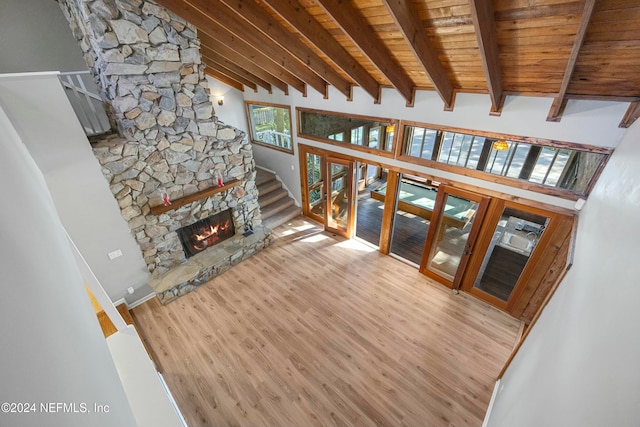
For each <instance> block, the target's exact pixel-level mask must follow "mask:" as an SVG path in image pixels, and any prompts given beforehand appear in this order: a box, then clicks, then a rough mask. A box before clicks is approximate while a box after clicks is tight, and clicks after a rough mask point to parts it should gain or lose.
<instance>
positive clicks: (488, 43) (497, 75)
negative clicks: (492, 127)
mask: <svg viewBox="0 0 640 427" xmlns="http://www.w3.org/2000/svg"><path fill="white" fill-rule="evenodd" d="M469 5H470V6H471V19H472V20H473V26H474V28H475V30H476V37H477V38H478V46H479V47H480V57H481V58H482V68H483V69H484V75H485V78H486V80H487V88H488V89H489V96H490V97H491V111H490V114H492V115H496V116H497V115H500V113H501V112H502V106H503V105H504V96H503V93H502V70H501V68H500V57H499V55H498V38H497V36H496V22H495V17H494V10H493V3H492V2H490V1H485V0H469Z"/></svg>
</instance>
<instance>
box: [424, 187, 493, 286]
mask: <svg viewBox="0 0 640 427" xmlns="http://www.w3.org/2000/svg"><path fill="white" fill-rule="evenodd" d="M489 200H490V199H489V197H485V196H482V195H479V194H476V193H472V192H470V191H466V190H460V189H456V188H452V187H448V186H445V185H441V186H440V187H439V188H438V193H437V196H436V202H435V206H434V210H433V215H432V217H431V225H430V226H429V233H428V235H427V241H426V244H425V249H424V252H423V255H422V263H421V264H420V271H421V272H422V273H424V274H426V275H427V276H430V277H432V278H434V279H436V280H438V281H440V282H441V283H445V284H447V285H448V286H449V287H451V288H453V289H459V288H460V284H461V282H462V277H463V276H464V273H465V269H466V267H467V265H468V263H469V259H470V257H471V255H472V254H473V251H474V248H475V244H476V240H477V238H478V234H479V231H480V227H481V225H482V219H483V218H484V214H485V212H486V211H487V207H488V205H489Z"/></svg>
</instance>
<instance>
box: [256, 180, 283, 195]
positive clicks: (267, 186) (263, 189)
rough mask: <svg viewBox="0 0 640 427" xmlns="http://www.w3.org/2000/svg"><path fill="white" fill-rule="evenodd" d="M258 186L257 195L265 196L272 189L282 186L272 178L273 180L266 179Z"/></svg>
mask: <svg viewBox="0 0 640 427" xmlns="http://www.w3.org/2000/svg"><path fill="white" fill-rule="evenodd" d="M257 187H258V197H263V196H266V195H267V194H269V193H271V192H272V191H276V190H279V189H281V188H282V183H281V182H280V181H277V180H276V179H274V180H273V181H267V182H265V183H263V184H260V185H258V186H257Z"/></svg>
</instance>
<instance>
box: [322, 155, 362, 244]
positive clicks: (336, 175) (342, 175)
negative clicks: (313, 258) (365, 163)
mask: <svg viewBox="0 0 640 427" xmlns="http://www.w3.org/2000/svg"><path fill="white" fill-rule="evenodd" d="M325 165H326V167H325V176H326V177H327V178H326V180H325V182H326V186H325V207H324V228H325V230H327V231H330V232H332V233H336V234H339V235H341V236H344V237H349V238H350V237H352V235H353V224H354V221H353V219H354V206H355V205H354V194H355V189H354V184H355V179H354V162H350V161H348V160H343V159H336V158H332V157H327V158H326V161H325Z"/></svg>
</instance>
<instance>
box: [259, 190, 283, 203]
mask: <svg viewBox="0 0 640 427" xmlns="http://www.w3.org/2000/svg"><path fill="white" fill-rule="evenodd" d="M285 197H289V192H288V191H287V190H285V189H284V188H282V187H280V188H277V189H275V190H273V191H269V192H268V193H265V194H261V193H259V196H258V204H259V205H260V206H261V207H267V206H269V205H270V204H271V203H275V202H277V201H278V200H280V199H283V198H285Z"/></svg>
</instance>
